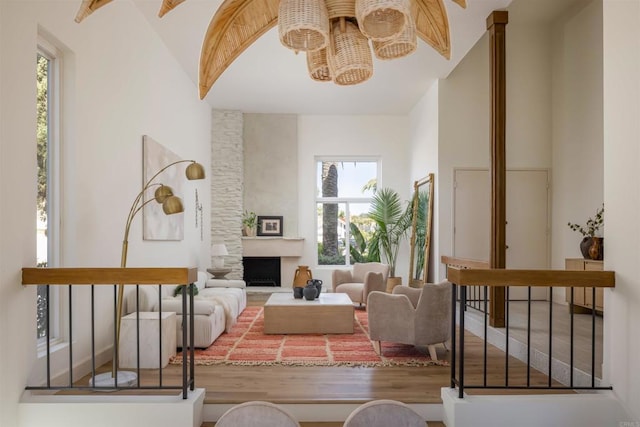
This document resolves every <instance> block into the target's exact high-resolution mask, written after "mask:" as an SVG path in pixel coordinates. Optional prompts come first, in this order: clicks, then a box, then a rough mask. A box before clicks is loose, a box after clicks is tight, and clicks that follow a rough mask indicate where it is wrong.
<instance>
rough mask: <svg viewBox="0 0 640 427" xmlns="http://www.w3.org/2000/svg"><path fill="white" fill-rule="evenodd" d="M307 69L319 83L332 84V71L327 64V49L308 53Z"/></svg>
mask: <svg viewBox="0 0 640 427" xmlns="http://www.w3.org/2000/svg"><path fill="white" fill-rule="evenodd" d="M307 69H308V70H309V75H310V76H311V78H312V79H313V80H315V81H317V82H330V81H331V71H330V70H329V63H328V62H327V49H326V48H325V49H318V50H314V51H313V52H307Z"/></svg>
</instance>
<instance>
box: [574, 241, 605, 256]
mask: <svg viewBox="0 0 640 427" xmlns="http://www.w3.org/2000/svg"><path fill="white" fill-rule="evenodd" d="M580 252H582V256H583V257H584V259H593V260H597V261H602V260H603V259H604V237H585V238H584V239H582V241H581V242H580Z"/></svg>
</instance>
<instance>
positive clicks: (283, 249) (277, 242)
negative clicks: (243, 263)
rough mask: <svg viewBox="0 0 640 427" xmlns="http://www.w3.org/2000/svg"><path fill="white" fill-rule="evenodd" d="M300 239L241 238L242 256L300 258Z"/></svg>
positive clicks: (301, 243)
mask: <svg viewBox="0 0 640 427" xmlns="http://www.w3.org/2000/svg"><path fill="white" fill-rule="evenodd" d="M303 247H304V239H303V238H301V237H243V238H242V256H245V257H252V256H271V257H273V256H276V257H301V256H302V249H303Z"/></svg>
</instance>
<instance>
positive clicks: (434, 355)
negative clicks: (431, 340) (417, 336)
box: [427, 344, 438, 361]
mask: <svg viewBox="0 0 640 427" xmlns="http://www.w3.org/2000/svg"><path fill="white" fill-rule="evenodd" d="M427 348H428V349H429V356H431V360H434V361H435V360H438V353H436V346H435V345H433V344H431V345H429V346H427Z"/></svg>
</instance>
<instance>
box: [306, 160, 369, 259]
mask: <svg viewBox="0 0 640 427" xmlns="http://www.w3.org/2000/svg"><path fill="white" fill-rule="evenodd" d="M322 162H333V163H376V186H377V188H382V187H381V186H382V173H381V171H382V159H381V157H380V156H315V157H314V167H315V168H314V173H315V171H317V168H318V163H322ZM317 180H318V176H317V174H316V179H315V185H316V189H318V188H322V183H321V182H318V181H317ZM372 200H373V196H367V197H340V196H339V197H322V196H321V195H319V194H318V193H317V192H316V197H315V198H314V212H317V209H318V204H324V203H338V204H344V205H345V221H346V230H345V247H344V249H345V257H344V258H345V263H344V264H320V263H319V262H318V261H319V260H318V251H317V250H316V251H315V264H316V266H317V267H320V268H323V267H328V268H336V267H349V266H351V256H350V249H351V227H350V226H349V225H350V224H351V209H350V205H351V204H358V203H371V201H372ZM320 225H321V224H320V223H319V219H318V215H317V214H316V215H315V229H316V230H318V229H319V227H320ZM315 239H316V244H315V247H316V248H317V247H318V244H320V243H321V242H322V241H321V240H320V239H319V237H318V233H317V232H316V233H315Z"/></svg>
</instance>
